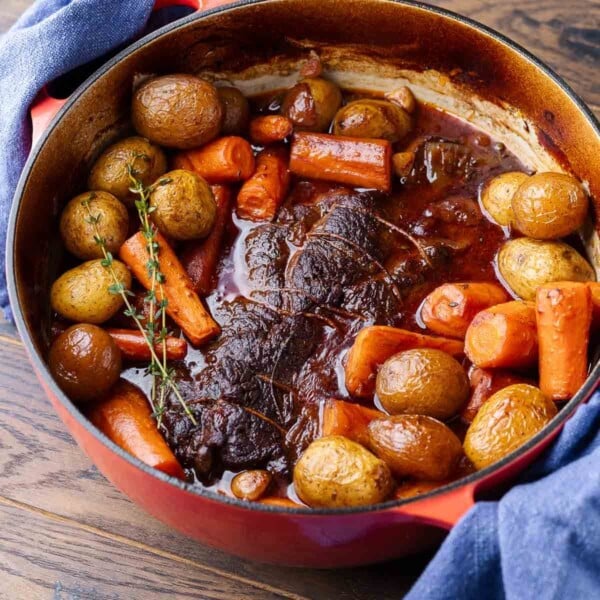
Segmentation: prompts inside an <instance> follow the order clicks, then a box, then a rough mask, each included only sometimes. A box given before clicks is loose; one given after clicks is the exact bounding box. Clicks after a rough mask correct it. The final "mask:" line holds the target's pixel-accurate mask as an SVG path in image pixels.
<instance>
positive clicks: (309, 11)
mask: <svg viewBox="0 0 600 600" xmlns="http://www.w3.org/2000/svg"><path fill="white" fill-rule="evenodd" d="M159 4H160V5H161V6H166V5H171V4H187V5H190V6H196V0H185V1H184V0H170V1H169V0H166V1H165V0H161V2H160V3H159ZM223 4H226V2H223V0H213V1H210V2H208V5H209V6H208V7H206V6H205V7H204V8H209V9H210V10H207V11H206V12H196V13H195V14H192V15H190V16H188V17H186V18H184V19H183V20H180V21H177V22H175V23H173V24H171V25H169V26H167V27H165V28H163V29H161V30H159V31H157V32H155V33H153V34H151V35H149V36H147V37H145V38H143V39H141V40H140V41H138V42H136V43H134V44H133V45H132V46H130V47H129V48H127V49H126V50H125V51H123V52H121V53H120V54H119V55H118V56H117V57H116V58H114V59H113V60H111V61H110V62H109V63H108V64H106V65H105V66H103V67H102V68H101V69H100V70H99V71H98V72H96V73H95V74H94V75H93V76H92V77H91V78H90V79H88V81H86V82H85V83H84V84H83V85H82V86H81V87H80V88H79V89H78V90H77V91H76V92H75V93H74V94H73V95H72V97H71V98H70V99H69V100H68V101H67V102H66V103H64V106H62V108H61V105H62V104H63V101H57V100H53V99H50V98H47V99H46V100H45V101H44V102H43V103H42V104H41V105H40V106H38V107H36V109H35V110H34V111H33V118H34V130H35V134H36V135H40V132H41V131H42V129H44V128H45V126H46V125H47V124H48V121H49V120H50V118H51V116H52V115H53V114H54V113H55V112H56V111H57V110H58V109H59V108H60V110H59V112H58V114H57V115H56V116H55V117H54V118H53V119H52V122H51V124H50V125H49V127H47V128H46V129H45V131H43V133H41V137H40V139H39V140H38V141H37V144H36V145H35V146H34V149H33V151H32V153H31V156H30V158H29V161H28V163H27V166H26V167H25V170H24V172H23V176H22V178H21V181H20V183H19V187H18V190H17V193H16V196H15V200H14V204H13V208H12V212H11V216H10V223H9V235H8V251H7V274H8V280H9V292H10V301H11V305H12V307H13V311H14V315H15V319H16V322H17V326H18V328H19V332H20V334H21V336H22V339H23V342H24V344H25V346H26V348H27V351H28V353H29V356H30V358H31V362H32V364H33V366H34V368H35V371H36V373H37V375H38V377H39V380H40V382H41V383H42V385H43V387H44V389H45V390H46V392H47V394H48V397H49V398H50V400H51V402H52V404H53V405H54V407H55V409H56V411H57V412H58V414H59V415H60V417H61V418H62V420H63V421H64V423H65V424H66V426H67V427H68V429H69V430H70V432H71V433H72V435H73V436H74V438H75V439H76V440H77V442H78V443H79V445H80V446H81V447H82V448H83V450H84V451H85V452H86V453H87V454H88V455H89V457H90V458H91V460H93V462H94V463H95V464H96V465H97V466H98V468H99V469H100V470H101V471H102V473H103V474H104V475H105V476H106V477H107V478H108V479H109V480H110V481H111V482H113V483H114V485H116V486H117V487H118V488H119V489H120V490H122V491H123V492H124V493H125V494H127V495H128V496H129V497H130V498H131V499H132V500H133V501H134V502H136V503H138V504H139V505H140V506H142V507H144V508H145V509H146V510H147V511H148V512H149V513H151V514H153V515H154V516H156V517H158V518H159V519H161V520H162V521H164V522H165V523H168V524H169V525H171V526H173V527H175V528H176V529H178V530H180V531H181V532H183V533H184V534H187V535H189V536H191V537H193V538H195V539H197V540H199V541H200V542H202V543H205V544H208V545H211V546H214V547H217V548H220V549H222V550H225V551H227V552H231V553H233V554H237V555H240V556H243V557H246V558H250V559H254V560H258V561H268V562H271V563H279V564H288V565H303V566H312V567H339V566H348V565H358V564H364V563H370V562H375V561H381V560H384V559H389V558H394V557H400V556H402V555H406V554H408V553H413V552H417V551H420V550H421V549H424V548H426V547H429V546H431V545H432V544H434V543H437V542H439V541H440V540H441V539H442V537H443V535H444V533H445V532H446V531H447V530H448V529H449V528H451V527H452V525H453V524H454V523H456V521H457V520H458V519H459V518H460V517H461V516H462V515H463V514H464V513H465V512H466V511H467V510H468V509H469V508H470V507H471V506H472V505H473V502H474V498H475V497H476V496H478V497H480V496H481V495H485V494H489V493H494V492H495V493H497V492H498V490H499V489H503V488H505V487H506V486H507V485H508V484H509V483H510V481H512V480H514V478H515V477H516V476H517V474H518V473H520V472H521V471H522V470H523V469H524V468H525V467H527V466H528V465H529V464H530V463H531V462H532V461H533V460H534V459H535V458H536V457H537V456H538V455H539V454H540V453H541V452H542V450H543V449H544V448H546V447H547V446H548V445H549V444H550V443H551V441H552V440H553V439H554V438H555V436H556V435H557V434H558V432H559V430H560V429H561V427H562V426H563V424H564V423H565V421H566V420H567V419H568V418H569V417H570V416H571V415H572V414H573V413H574V411H575V410H576V409H577V407H578V406H579V405H580V404H582V403H583V402H585V401H586V400H587V399H588V398H589V396H590V395H591V394H592V392H593V390H594V388H595V385H596V382H597V380H598V377H599V376H600V367H599V366H596V367H595V368H594V369H593V371H592V372H591V374H590V376H589V378H588V380H587V382H586V383H585V385H584V386H583V388H582V389H581V390H580V391H579V392H578V393H577V395H576V396H575V397H574V398H573V399H572V400H571V401H570V402H569V403H568V404H567V405H566V406H565V407H564V408H563V409H562V411H561V412H560V413H559V414H558V416H557V417H556V418H555V419H554V420H553V421H552V422H551V423H550V424H549V425H548V426H547V427H546V428H545V429H544V430H543V431H541V432H540V433H539V434H538V435H537V436H535V437H534V438H533V439H532V440H531V441H530V442H529V443H527V444H526V445H525V446H523V447H522V448H520V449H519V450H517V451H516V452H514V453H513V454H511V455H510V456H508V457H506V458H505V459H504V460H502V461H501V462H499V463H497V464H495V465H493V466H491V467H489V468H487V469H484V470H482V471H479V472H478V473H476V474H473V475H471V476H469V477H466V478H464V479H462V480H460V481H457V482H455V483H453V484H451V485H448V486H445V487H443V488H441V489H439V490H436V491H434V492H431V493H428V494H425V495H423V496H420V497H418V498H417V499H413V500H406V501H390V502H387V503H385V504H381V505H378V506H373V507H365V508H353V509H344V510H342V509H340V510H308V509H291V508H284V507H276V506H263V505H257V504H249V503H246V502H241V501H238V500H235V499H230V498H225V497H223V496H219V495H217V494H215V493H212V492H209V491H204V490H201V489H198V488H195V487H193V486H191V485H188V484H185V483H182V482H181V481H178V480H177V479H174V478H171V477H169V476H167V475H164V474H162V473H160V472H158V471H155V470H153V469H151V468H149V467H147V466H146V465H144V464H142V463H141V462H140V461H139V460H137V459H135V458H133V457H132V456H130V455H129V454H127V453H125V452H124V451H122V450H121V449H120V448H118V447H117V446H116V445H115V444H113V443H112V442H111V441H110V440H108V439H107V438H106V437H105V436H104V435H103V434H102V433H100V432H99V431H98V430H96V429H95V428H94V427H93V426H92V425H91V424H90V423H89V422H88V421H87V420H86V419H85V418H84V417H83V416H82V415H81V413H80V412H79V411H78V409H77V408H76V407H75V406H74V405H73V404H72V403H71V401H70V400H69V399H68V398H67V397H66V396H65V395H64V394H63V393H62V392H61V391H60V389H59V388H58V386H57V385H56V384H55V383H54V381H53V380H52V377H51V376H50V373H49V371H48V368H47V366H46V362H45V355H46V349H47V342H48V339H47V332H48V324H49V318H50V309H49V301H48V295H49V289H50V284H51V282H52V281H53V280H54V279H55V278H56V276H57V274H58V271H57V265H58V263H59V260H60V256H61V252H62V250H61V249H60V243H59V240H58V234H57V230H58V227H57V215H58V214H59V212H60V209H61V207H62V206H63V205H64V203H65V202H66V200H67V199H68V198H70V197H71V196H72V195H74V194H75V193H78V192H79V191H80V190H81V189H83V186H84V182H85V174H86V172H87V170H88V169H89V166H90V164H91V162H92V161H93V159H94V157H95V156H97V154H98V152H99V151H100V150H101V149H102V148H103V147H104V146H106V144H107V143H109V142H110V141H112V140H114V139H115V138H116V137H117V136H119V135H123V134H124V133H125V132H127V131H128V127H129V122H128V112H129V104H130V99H131V91H132V81H133V77H134V75H136V74H145V73H160V72H182V71H183V72H186V71H187V72H202V73H207V72H212V73H213V74H214V77H215V78H216V79H219V78H220V79H223V78H224V79H227V80H229V81H232V82H234V83H235V84H236V85H238V86H239V87H241V88H242V89H243V90H244V91H245V92H246V93H249V94H251V93H258V92H263V91H266V90H270V89H276V88H281V87H284V86H286V85H289V84H290V83H291V82H292V81H294V78H295V77H296V73H297V68H298V63H297V60H298V58H300V57H301V56H306V53H307V49H308V48H310V47H315V48H317V49H318V51H319V54H320V55H321V57H322V59H323V61H324V63H325V66H326V69H327V76H328V77H331V78H333V79H335V80H337V81H339V82H340V83H341V84H342V85H344V86H346V87H354V88H359V89H360V88H361V89H369V90H380V91H384V90H386V89H393V88H394V87H398V86H399V85H401V84H402V83H408V84H409V85H410V86H411V87H412V89H413V90H414V91H415V93H416V95H417V97H418V98H419V99H421V100H425V101H428V102H431V103H433V104H436V105H438V106H440V107H441V108H443V109H444V110H447V111H448V112H450V113H453V114H456V115H458V116H460V117H462V118H464V119H467V120H469V121H471V122H472V123H474V124H475V125H477V126H478V127H480V128H482V129H484V130H486V131H488V132H490V133H491V134H492V135H493V136H494V137H495V138H496V139H499V140H501V141H503V142H504V143H506V144H507V146H508V147H509V148H510V149H511V150H513V151H514V152H516V153H517V155H518V156H519V157H520V158H521V159H522V160H523V161H524V162H525V163H526V164H527V165H528V166H529V167H531V168H535V169H554V170H557V169H565V170H570V171H572V172H573V173H575V175H576V176H578V177H579V178H580V179H581V180H583V181H585V182H586V183H587V185H588V186H589V190H590V192H591V193H592V195H594V196H596V197H597V198H600V131H599V128H598V123H597V122H596V121H595V119H594V117H593V115H592V114H591V112H590V111H589V110H588V109H587V108H586V107H585V106H584V105H583V103H582V102H581V101H580V100H579V99H578V98H577V96H576V95H575V94H574V93H573V92H572V91H571V90H570V89H569V88H568V87H567V85H566V84H565V83H564V82H563V81H561V80H560V79H559V78H558V77H557V76H556V75H555V74H554V73H552V72H551V71H550V70H549V69H548V68H546V67H545V66H543V65H542V64H540V62H539V61H537V60H536V59H535V58H533V57H532V56H530V55H529V54H528V53H527V52H525V51H524V50H523V49H521V48H519V47H518V46H516V45H515V44H513V43H512V42H510V41H508V40H506V39H505V38H503V37H501V36H499V35H498V34H496V33H494V32H492V31H490V30H488V29H486V28H485V27H483V26H481V25H478V24H476V23H473V22H471V21H469V20H467V19H464V18H462V17H459V16H457V15H454V14H451V13H448V12H445V11H442V10H438V9H436V8H432V7H429V6H426V5H422V4H414V3H409V2H405V1H392V0H344V1H336V0H264V1H256V2H240V3H237V4H232V5H228V6H220V5H223ZM196 8H197V6H196ZM582 235H583V237H584V239H585V242H586V245H587V247H588V250H589V254H590V258H591V260H592V262H593V263H594V264H595V265H598V264H600V261H599V260H598V259H597V251H596V247H597V236H596V233H595V226H594V225H593V224H592V223H591V222H590V224H589V225H588V226H587V228H586V231H584V232H582Z"/></svg>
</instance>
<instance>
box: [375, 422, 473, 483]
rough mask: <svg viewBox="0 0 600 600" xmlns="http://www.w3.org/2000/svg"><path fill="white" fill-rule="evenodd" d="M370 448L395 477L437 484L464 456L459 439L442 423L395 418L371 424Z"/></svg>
mask: <svg viewBox="0 0 600 600" xmlns="http://www.w3.org/2000/svg"><path fill="white" fill-rule="evenodd" d="M368 429H369V448H370V449H371V450H372V451H373V452H374V453H375V454H376V455H377V456H378V457H379V458H381V460H383V461H384V462H385V463H386V464H387V465H388V466H389V468H390V469H391V471H392V473H394V475H397V476H398V477H415V478H417V479H428V480H432V481H440V480H443V479H448V478H449V477H451V476H452V474H453V473H454V471H456V468H457V466H458V461H459V460H460V458H461V456H462V455H463V449H462V445H461V443H460V440H459V439H458V438H457V437H456V435H455V434H454V433H453V432H452V430H451V429H450V428H449V427H447V426H446V425H444V424H443V423H442V422H441V421H438V420H437V419H433V418H432V417H427V416H425V415H396V416H394V417H388V418H386V419H377V420H375V421H371V423H369V426H368Z"/></svg>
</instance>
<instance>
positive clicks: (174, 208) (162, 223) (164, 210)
mask: <svg viewBox="0 0 600 600" xmlns="http://www.w3.org/2000/svg"><path fill="white" fill-rule="evenodd" d="M150 207H151V209H152V210H153V212H152V215H151V217H152V220H153V221H154V223H155V224H156V226H157V227H158V229H159V230H160V231H161V233H164V234H165V235H166V236H168V237H170V238H172V239H174V240H195V239H199V238H203V237H206V236H207V235H208V234H209V233H210V230H211V229H212V227H213V225H214V222H215V218H216V216H217V205H216V202H215V198H214V196H213V193H212V190H211V189H210V185H208V183H207V182H206V181H205V180H204V179H203V178H202V177H200V176H199V175H196V173H192V172H191V171H185V170H183V169H177V170H175V171H170V172H169V173H167V174H166V175H165V176H164V177H162V178H161V179H160V180H159V181H158V182H157V183H156V185H155V186H154V189H153V191H152V193H151V194H150Z"/></svg>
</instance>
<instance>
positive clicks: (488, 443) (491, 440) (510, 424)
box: [464, 383, 557, 469]
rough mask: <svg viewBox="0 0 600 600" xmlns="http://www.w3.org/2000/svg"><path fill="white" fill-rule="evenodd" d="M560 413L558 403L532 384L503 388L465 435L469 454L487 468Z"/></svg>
mask: <svg viewBox="0 0 600 600" xmlns="http://www.w3.org/2000/svg"><path fill="white" fill-rule="evenodd" d="M556 412H557V410H556V406H555V405H554V402H552V400H550V399H548V398H546V397H545V396H544V395H543V394H542V392H540V390H539V389H538V388H536V387H534V386H532V385H526V384H522V383H519V384H516V385H511V386H508V387H506V388H504V389H501V390H500V391H499V392H496V393H495V394H494V395H493V396H492V397H491V398H489V399H488V400H487V402H486V403H485V404H484V405H483V406H482V407H481V408H480V409H479V412H478V413H477V415H476V416H475V418H474V419H473V422H472V423H471V425H470V427H469V429H468V430H467V434H466V436H465V441H464V449H465V454H466V455H467V457H468V458H469V459H470V460H471V462H472V463H473V464H474V465H475V467H476V468H477V469H483V468H485V467H487V466H489V465H491V464H493V463H495V462H496V461H498V460H500V459H502V458H504V457H505V456H506V455H508V454H510V453H511V452H512V451H513V450H516V449H517V448H518V447H519V446H521V445H523V444H524V443H525V442H526V441H527V440H528V439H530V438H532V437H533V436H534V435H535V434H536V433H537V432H538V431H540V430H541V429H542V428H543V427H544V426H545V425H547V424H548V423H549V422H550V420H551V419H552V418H553V417H554V416H555V415H556Z"/></svg>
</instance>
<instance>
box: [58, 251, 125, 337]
mask: <svg viewBox="0 0 600 600" xmlns="http://www.w3.org/2000/svg"><path fill="white" fill-rule="evenodd" d="M112 268H113V270H114V272H115V274H116V276H117V278H118V279H119V281H120V282H121V283H122V284H123V285H124V286H125V288H126V289H129V288H130V287H131V274H130V273H129V270H128V269H127V267H126V266H125V265H124V264H123V263H122V262H120V261H118V260H113V264H112ZM113 283H114V282H113V279H112V277H111V274H110V272H109V271H108V269H106V268H105V267H103V266H102V261H101V260H99V259H98V260H88V261H87V262H84V263H83V264H81V265H79V266H78V267H75V268H74V269H71V270H69V271H67V272H66V273H63V274H62V275H61V276H60V277H59V278H58V279H57V280H56V281H55V282H54V283H53V284H52V288H51V290H50V305H51V306H52V308H53V309H54V310H55V311H56V312H57V313H58V314H59V315H60V316H61V317H64V318H65V319H69V320H70V321H77V322H79V323H93V324H96V325H97V324H99V323H104V322H105V321H108V319H110V318H111V317H112V316H114V315H115V314H116V313H117V311H118V310H119V309H120V308H121V306H122V305H123V299H122V298H121V295H120V294H112V293H111V292H110V290H109V288H110V286H112V285H113Z"/></svg>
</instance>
